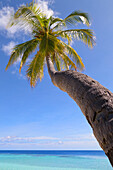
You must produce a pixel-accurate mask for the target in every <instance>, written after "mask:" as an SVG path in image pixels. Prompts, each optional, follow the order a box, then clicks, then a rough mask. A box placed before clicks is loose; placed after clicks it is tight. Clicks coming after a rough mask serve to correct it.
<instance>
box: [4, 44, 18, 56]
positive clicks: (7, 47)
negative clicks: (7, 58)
mask: <svg viewBox="0 0 113 170" xmlns="http://www.w3.org/2000/svg"><path fill="white" fill-rule="evenodd" d="M16 44H17V43H16V42H14V41H10V42H9V43H8V44H7V45H3V46H2V50H3V51H4V52H5V53H6V54H7V55H10V54H11V51H12V49H13V48H14V46H15V45H16Z"/></svg>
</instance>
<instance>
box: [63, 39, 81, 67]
mask: <svg viewBox="0 0 113 170" xmlns="http://www.w3.org/2000/svg"><path fill="white" fill-rule="evenodd" d="M62 43H63V45H64V46H65V48H66V50H67V51H66V53H67V54H69V56H70V57H71V58H72V60H73V62H76V64H77V66H78V68H79V69H80V70H83V68H84V64H83V62H82V59H81V57H80V56H79V55H78V54H77V52H76V51H75V50H74V49H73V48H72V47H71V46H70V45H67V44H66V43H64V42H62Z"/></svg>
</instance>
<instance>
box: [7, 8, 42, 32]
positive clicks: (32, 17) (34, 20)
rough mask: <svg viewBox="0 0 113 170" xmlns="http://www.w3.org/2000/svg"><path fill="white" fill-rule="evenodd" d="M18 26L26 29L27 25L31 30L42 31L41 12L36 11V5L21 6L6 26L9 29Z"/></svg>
mask: <svg viewBox="0 0 113 170" xmlns="http://www.w3.org/2000/svg"><path fill="white" fill-rule="evenodd" d="M18 24H20V25H22V26H23V27H28V25H29V26H30V27H31V28H32V29H33V28H41V29H43V30H44V28H43V23H42V19H41V12H40V10H39V9H36V5H34V6H33V7H31V6H21V7H20V8H19V9H18V10H17V11H16V13H15V14H14V16H13V18H12V19H11V21H10V22H9V24H8V26H9V27H11V26H13V25H18ZM20 25H19V26H20Z"/></svg>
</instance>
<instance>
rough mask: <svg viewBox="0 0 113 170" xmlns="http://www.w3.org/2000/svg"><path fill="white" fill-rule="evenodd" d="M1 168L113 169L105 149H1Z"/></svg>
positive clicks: (1, 169)
mask: <svg viewBox="0 0 113 170" xmlns="http://www.w3.org/2000/svg"><path fill="white" fill-rule="evenodd" d="M0 170H113V168H112V167H111V165H110V163H109V161H108V159H107V157H106V156H105V154H104V152H103V151H34V150H33V151H31V150H30V151H20V150H19V151H14V150H13V151H6V150H5V151H0Z"/></svg>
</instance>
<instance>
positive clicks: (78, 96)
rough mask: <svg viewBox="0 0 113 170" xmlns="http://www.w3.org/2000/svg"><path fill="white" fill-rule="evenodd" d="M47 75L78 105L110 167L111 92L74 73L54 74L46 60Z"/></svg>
mask: <svg viewBox="0 0 113 170" xmlns="http://www.w3.org/2000/svg"><path fill="white" fill-rule="evenodd" d="M46 61H47V66H48V72H49V75H50V77H51V80H52V82H53V84H54V85H55V86H57V87H58V88H60V89H61V90H63V91H64V92H67V93H68V95H69V96H70V97H71V98H72V99H73V100H74V101H75V102H76V103H77V104H78V106H79V107H80V109H81V111H82V112H83V114H84V115H85V117H86V119H87V121H88V123H89V124H90V125H91V127H92V129H93V133H94V136H95V137H96V139H97V141H98V142H99V145H100V147H101V148H102V149H103V150H104V152H105V154H106V155H107V157H108V158H109V161H110V163H111V165H112V166H113V93H112V92H110V91H109V90H108V89H106V88H105V87H104V86H102V85H101V84H100V83H99V82H97V81H96V80H94V79H92V78H90V77H89V76H87V75H85V74H82V73H79V72H77V71H72V70H67V71H58V72H57V71H55V69H54V65H53V63H52V61H51V59H50V58H49V57H47V58H46Z"/></svg>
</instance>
